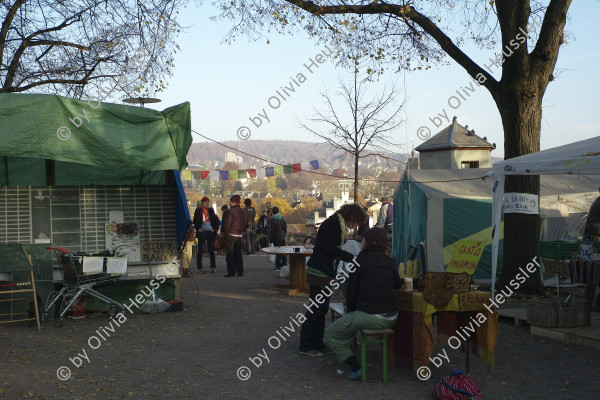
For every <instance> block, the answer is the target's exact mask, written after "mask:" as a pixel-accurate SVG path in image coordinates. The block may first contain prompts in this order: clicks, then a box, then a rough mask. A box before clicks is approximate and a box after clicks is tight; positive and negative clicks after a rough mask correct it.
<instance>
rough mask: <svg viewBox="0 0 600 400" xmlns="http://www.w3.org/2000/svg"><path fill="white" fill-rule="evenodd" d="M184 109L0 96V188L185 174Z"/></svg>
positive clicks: (145, 180) (147, 180)
mask: <svg viewBox="0 0 600 400" xmlns="http://www.w3.org/2000/svg"><path fill="white" fill-rule="evenodd" d="M191 144H192V135H191V117H190V104H189V103H188V102H186V103H182V104H180V105H177V106H173V107H170V108H167V109H165V110H163V111H162V112H160V111H155V110H151V109H148V108H142V107H136V106H125V105H118V104H111V103H100V102H98V101H97V100H90V101H84V100H74V99H69V98H66V97H61V96H56V95H41V94H10V93H3V94H0V156H2V157H1V158H0V184H1V185H9V186H15V185H19V186H25V185H31V186H37V185H46V184H47V182H46V176H47V168H48V165H47V162H46V160H53V161H54V163H53V165H52V168H54V176H55V182H54V184H55V185H87V184H97V185H99V184H112V185H115V184H161V183H164V173H163V172H162V171H165V170H181V169H182V168H185V167H186V166H187V162H186V159H185V158H186V155H187V152H188V150H189V148H190V146H191Z"/></svg>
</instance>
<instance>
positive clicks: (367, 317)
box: [325, 228, 402, 380]
mask: <svg viewBox="0 0 600 400" xmlns="http://www.w3.org/2000/svg"><path fill="white" fill-rule="evenodd" d="M386 245H387V233H386V231H385V230H384V229H382V228H371V229H369V230H368V231H367V232H365V235H364V239H363V241H362V251H361V252H360V254H359V255H358V257H356V260H355V261H354V266H353V272H351V273H350V277H349V278H348V289H347V291H346V306H347V308H348V313H347V314H346V315H344V316H343V317H342V318H340V319H338V320H337V321H335V322H334V323H333V324H331V325H329V327H328V328H327V331H326V332H325V337H326V338H327V344H328V345H329V347H330V348H331V350H333V352H334V353H335V355H336V357H337V359H338V360H339V361H341V362H344V363H346V364H348V365H349V366H350V367H351V368H352V372H350V374H349V375H348V379H351V380H355V379H358V378H360V377H361V374H362V371H361V368H360V364H359V363H358V361H357V359H356V357H355V356H354V352H353V351H352V344H353V343H354V338H355V337H356V333H357V332H358V331H359V330H361V329H388V328H391V327H392V326H394V324H395V323H396V317H397V316H398V309H397V308H396V300H395V298H394V292H393V290H394V289H400V287H401V286H402V281H401V280H400V277H399V276H398V270H397V269H396V262H395V260H394V259H393V258H391V257H388V256H387V255H385V252H384V251H385V248H386Z"/></svg>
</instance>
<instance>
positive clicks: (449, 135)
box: [415, 117, 496, 169]
mask: <svg viewBox="0 0 600 400" xmlns="http://www.w3.org/2000/svg"><path fill="white" fill-rule="evenodd" d="M467 128H468V126H462V125H460V124H459V123H458V122H457V121H456V117H454V118H452V124H450V125H449V126H447V127H446V128H444V129H442V130H441V131H440V132H439V133H438V134H436V135H435V136H433V137H431V138H429V139H428V140H427V141H425V142H424V143H422V144H421V145H420V146H418V147H417V148H416V149H415V150H417V151H418V152H419V169H467V168H491V166H492V154H491V153H492V150H494V149H495V148H496V144H495V143H494V144H491V143H489V142H488V141H487V138H485V137H484V138H480V137H479V136H477V135H476V134H475V131H474V130H468V129H467Z"/></svg>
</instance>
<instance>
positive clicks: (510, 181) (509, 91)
mask: <svg viewBox="0 0 600 400" xmlns="http://www.w3.org/2000/svg"><path fill="white" fill-rule="evenodd" d="M506 72H507V71H506V70H505V71H503V73H506ZM547 83H548V82H547V80H546V81H545V82H544V78H540V77H539V74H538V76H537V77H536V76H535V74H532V75H531V76H530V77H529V78H527V77H525V78H519V79H512V80H508V82H501V83H500V93H499V96H498V98H497V105H498V109H499V110H500V114H501V117H502V125H503V127H504V138H505V141H504V158H505V159H509V158H514V157H517V156H520V155H524V154H529V153H535V152H537V151H539V150H540V131H541V118H542V105H541V100H542V97H543V93H544V91H545V88H546V85H547ZM504 191H505V193H511V192H516V193H530V194H536V195H538V196H539V194H540V177H539V176H507V177H506V181H505V185H504ZM538 204H539V201H538ZM539 236H540V216H539V215H529V214H504V246H503V249H504V251H503V254H504V258H503V262H504V263H503V267H502V274H501V276H500V279H499V280H498V284H497V287H498V289H501V288H504V287H506V286H507V285H508V284H509V282H510V281H511V280H513V279H515V277H516V275H517V273H519V268H520V267H523V268H525V266H526V265H527V264H529V263H531V262H532V259H533V258H534V257H535V256H536V255H537V244H538V240H539ZM519 292H522V293H537V294H543V292H544V287H543V283H542V280H541V276H540V274H539V273H534V274H532V275H530V277H529V278H528V279H527V280H526V281H525V283H524V284H522V285H521V286H520V287H519Z"/></svg>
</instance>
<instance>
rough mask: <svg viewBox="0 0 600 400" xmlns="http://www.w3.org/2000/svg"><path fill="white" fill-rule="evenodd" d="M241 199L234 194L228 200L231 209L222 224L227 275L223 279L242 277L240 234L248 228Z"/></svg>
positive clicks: (242, 260)
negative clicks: (224, 236)
mask: <svg viewBox="0 0 600 400" xmlns="http://www.w3.org/2000/svg"><path fill="white" fill-rule="evenodd" d="M240 201H241V198H240V196H239V195H237V194H235V195H233V196H231V198H230V199H229V203H230V204H231V208H230V209H229V214H227V219H226V220H225V223H224V224H223V229H224V230H225V232H226V235H227V239H226V242H225V252H226V253H227V255H226V257H225V260H226V262H227V275H225V278H230V277H232V276H235V274H236V272H237V276H244V259H243V258H242V233H243V232H244V231H245V230H246V227H247V226H248V214H247V213H246V211H244V210H243V209H242V207H240Z"/></svg>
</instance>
